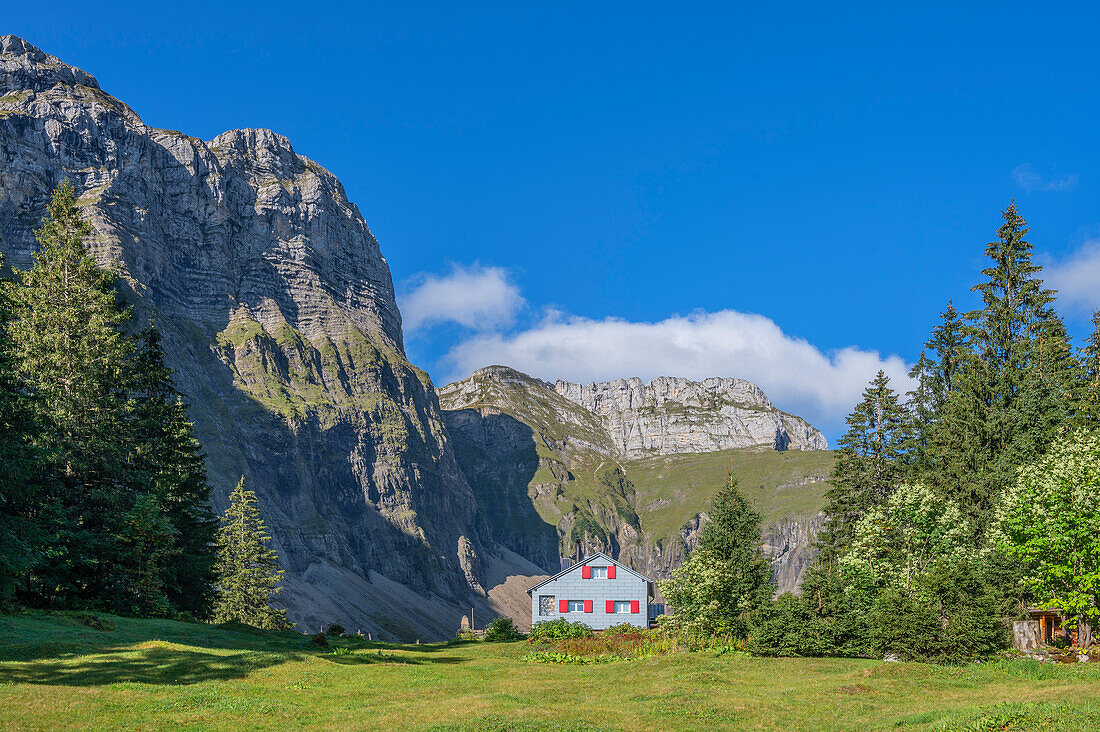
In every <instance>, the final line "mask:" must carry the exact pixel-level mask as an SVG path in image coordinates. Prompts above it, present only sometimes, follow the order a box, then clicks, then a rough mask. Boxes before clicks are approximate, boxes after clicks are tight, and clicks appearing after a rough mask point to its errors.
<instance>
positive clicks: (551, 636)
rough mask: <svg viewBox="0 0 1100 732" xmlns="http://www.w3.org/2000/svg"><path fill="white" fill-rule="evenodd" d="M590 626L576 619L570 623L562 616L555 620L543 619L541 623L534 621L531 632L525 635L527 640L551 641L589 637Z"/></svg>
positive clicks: (590, 633) (590, 634) (590, 632)
mask: <svg viewBox="0 0 1100 732" xmlns="http://www.w3.org/2000/svg"><path fill="white" fill-rule="evenodd" d="M591 637H592V628H590V627H588V626H587V625H585V624H584V623H582V622H580V621H577V622H575V623H570V622H569V621H568V620H565V619H564V618H558V619H557V620H544V621H543V622H541V623H535V624H534V625H533V626H532V627H531V632H530V634H528V636H527V640H530V641H553V640H562V639H563V638H591Z"/></svg>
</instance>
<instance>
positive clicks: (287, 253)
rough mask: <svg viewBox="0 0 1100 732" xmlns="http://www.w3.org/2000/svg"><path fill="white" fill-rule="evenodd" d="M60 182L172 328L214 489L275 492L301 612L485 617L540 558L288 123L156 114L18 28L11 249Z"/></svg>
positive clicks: (355, 219)
mask: <svg viewBox="0 0 1100 732" xmlns="http://www.w3.org/2000/svg"><path fill="white" fill-rule="evenodd" d="M63 178H68V179H69V180H70V181H72V183H73V184H74V186H75V188H76V190H77V192H78V195H79V197H80V198H79V203H80V205H81V207H82V209H83V211H84V212H85V214H86V215H87V217H88V219H89V221H90V223H91V225H92V228H93V231H94V233H93V235H92V238H91V241H90V242H89V249H90V251H91V252H92V254H93V255H94V256H95V257H96V259H97V260H98V261H99V262H100V264H101V265H103V266H104V267H107V268H110V269H113V270H115V271H116V272H118V274H119V276H120V280H121V283H122V285H123V287H124V289H125V291H126V292H125V295H126V296H127V297H128V298H129V299H131V300H132V301H133V303H134V304H135V306H136V311H137V313H138V316H139V318H140V319H141V320H142V321H148V320H150V319H153V318H155V319H156V322H157V325H158V327H159V328H160V329H161V331H162V332H163V334H164V345H165V348H166V352H167V360H168V363H169V365H170V366H171V367H172V368H173V369H175V371H176V374H177V386H178V388H179V389H180V391H182V392H183V393H184V394H186V395H187V397H188V399H189V401H190V403H191V408H190V415H191V417H192V419H193V420H194V422H195V425H196V428H197V432H198V436H199V438H200V440H201V441H202V444H203V447H204V449H205V451H206V453H207V455H208V467H209V472H210V477H211V481H212V483H213V486H214V488H215V493H214V502H215V504H216V505H217V507H219V508H221V507H223V506H224V503H225V501H226V495H227V493H228V490H229V489H230V488H231V487H232V486H233V484H235V483H236V481H237V480H238V478H240V476H241V475H244V476H245V478H246V480H247V482H248V484H249V485H250V487H252V488H254V489H255V490H256V492H257V494H258V495H259V497H260V501H261V504H262V506H263V509H264V514H265V518H266V519H267V521H268V523H269V525H270V526H271V529H272V535H273V537H274V542H275V547H276V549H277V550H278V552H279V555H280V557H281V560H282V562H283V565H284V568H285V569H286V570H287V575H286V592H285V593H284V595H283V600H284V602H285V603H286V605H287V607H288V609H289V611H290V612H289V615H290V617H291V618H292V619H293V620H295V621H298V622H299V623H300V624H302V626H303V627H305V628H310V627H313V626H314V625H316V624H319V623H326V624H327V623H331V622H340V623H341V624H342V625H344V626H345V627H348V628H361V629H362V630H363V631H364V632H367V631H372V632H373V633H374V634H375V637H383V638H405V639H414V638H417V637H420V638H433V637H443V636H447V635H450V634H451V633H453V631H454V628H456V627H457V625H458V620H459V618H460V616H461V615H462V614H463V613H468V612H469V608H470V606H471V604H473V605H476V606H477V607H479V608H481V611H484V612H485V613H488V612H489V600H488V599H487V598H486V596H485V592H486V590H487V589H489V587H487V586H486V580H485V576H486V575H487V574H489V573H491V572H490V570H494V567H495V563H500V562H503V563H504V565H507V569H508V571H509V572H510V573H511V574H517V573H526V574H531V573H534V572H537V571H538V568H537V567H536V566H535V565H533V564H531V563H529V562H525V560H522V558H520V557H516V556H512V555H508V558H507V559H505V558H503V557H504V556H505V555H504V554H502V553H501V552H500V551H498V548H497V547H496V546H495V545H494V544H493V542H492V540H491V537H490V532H489V531H488V529H487V524H486V521H485V517H484V514H483V513H482V512H481V511H480V510H479V508H478V504H477V501H476V499H475V497H474V495H473V492H472V491H471V490H470V486H469V484H468V483H467V481H466V478H465V476H464V475H463V473H462V471H461V470H460V469H459V467H458V464H457V462H456V460H455V456H454V453H453V451H452V449H451V446H450V443H449V441H448V440H447V437H446V434H445V431H444V425H443V419H442V415H441V413H440V410H439V404H438V401H437V398H436V394H435V391H434V389H433V387H432V384H431V382H430V380H429V379H428V376H427V375H426V374H425V373H424V372H423V371H421V370H419V369H417V368H416V367H415V366H413V365H412V364H410V363H409V362H408V360H407V359H406V357H405V353H404V346H403V343H402V335H401V318H400V314H399V312H398V309H397V306H396V304H395V302H394V294H393V285H392V282H391V279H390V272H389V268H388V266H387V264H386V260H385V259H384V258H383V256H382V254H381V251H380V249H379V245H378V242H377V241H376V240H375V238H374V236H373V235H372V234H371V232H370V230H369V229H368V228H367V225H366V223H365V222H364V220H363V218H362V216H361V215H360V213H359V210H358V209H357V208H356V206H355V205H354V204H352V203H351V202H349V201H348V200H347V196H346V195H345V193H344V189H343V186H342V185H341V184H340V182H339V181H338V180H337V179H336V178H335V177H334V176H333V175H332V174H331V173H329V172H328V171H327V170H325V169H324V168H323V167H321V166H320V165H318V164H317V163H315V162H314V161H312V160H309V159H308V158H305V157H303V156H301V155H298V154H297V153H296V152H295V151H294V149H293V147H292V146H291V144H290V141H288V140H287V139H286V138H285V137H283V136H282V135H279V134H277V133H275V132H272V131H270V130H254V129H245V130H232V131H229V132H226V133H224V134H221V135H219V136H218V137H216V138H214V139H213V140H209V141H203V140H199V139H197V138H194V137H190V136H188V135H185V134H182V133H179V132H174V131H171V130H161V129H156V128H153V127H149V126H147V125H145V124H144V123H143V122H142V120H141V118H140V117H139V116H138V115H137V114H136V113H135V112H134V111H133V110H131V109H130V108H129V107H128V106H126V105H125V104H123V103H122V102H120V101H119V100H117V99H115V98H114V97H112V96H110V95H108V94H106V93H105V92H104V91H102V90H101V89H100V87H99V84H98V83H97V82H96V80H95V79H94V78H93V77H92V76H91V75H89V74H87V73H85V72H84V71H81V70H80V69H76V68H74V67H72V66H69V65H67V64H65V63H64V62H62V61H60V60H59V59H57V58H55V57H53V56H50V55H48V54H46V53H43V52H42V51H41V50H39V49H37V48H35V47H34V46H31V45H30V44H28V43H27V42H25V41H23V40H22V39H20V38H17V37H15V36H3V37H2V38H0V238H2V240H3V241H2V247H3V251H4V253H5V255H7V259H8V262H9V264H12V265H14V266H16V267H26V266H28V264H29V261H30V256H31V253H32V251H33V250H34V247H35V242H34V236H33V233H32V230H33V229H34V228H35V227H36V226H37V225H38V223H39V220H40V218H41V216H42V214H43V212H44V210H45V204H46V202H47V201H48V199H49V196H50V193H51V191H52V190H53V189H54V187H55V186H57V184H58V183H59V182H60V181H61V180H62V179H63ZM494 571H498V573H500V572H503V571H504V570H502V569H501V568H500V567H496V569H495V570H494Z"/></svg>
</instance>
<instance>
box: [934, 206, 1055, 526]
mask: <svg viewBox="0 0 1100 732" xmlns="http://www.w3.org/2000/svg"><path fill="white" fill-rule="evenodd" d="M1002 217H1003V219H1004V224H1003V225H1002V226H1001V227H1000V228H999V229H998V231H997V239H996V240H995V241H993V242H990V243H989V245H988V246H987V247H986V256H987V258H988V259H989V262H990V264H989V266H988V267H986V268H985V269H983V270H982V274H983V275H984V277H985V280H984V281H983V282H981V283H979V284H978V285H976V286H975V287H974V288H973V289H974V291H975V292H978V293H979V294H980V296H981V299H982V305H981V307H980V308H978V309H976V310H974V311H972V312H970V313H967V315H966V318H965V328H964V337H965V340H966V342H967V345H968V348H967V349H965V350H960V358H959V360H958V362H957V364H956V370H955V373H954V375H953V377H952V381H951V388H950V390H949V392H948V394H947V397H946V399H945V400H944V402H943V404H942V405H941V407H940V409H939V410H938V411H937V413H936V417H935V421H934V423H933V424H932V425H931V426H930V427H929V428H928V429H927V430H926V431H925V433H924V437H925V446H924V450H925V456H926V462H927V474H926V475H923V476H921V478H923V479H924V480H926V481H927V482H928V483H930V484H931V485H933V486H934V487H935V488H936V489H937V490H938V491H940V492H941V493H942V494H943V495H944V496H945V497H947V498H950V499H952V500H954V501H956V502H957V503H958V504H959V505H961V506H963V507H964V509H965V510H966V512H967V518H968V519H970V523H971V525H972V526H973V527H974V528H975V535H976V538H977V539H980V538H981V537H982V536H983V535H984V532H985V529H986V527H987V526H988V525H989V517H990V511H991V510H992V508H993V506H994V505H995V503H996V501H997V498H998V497H999V495H1000V493H1001V492H1002V491H1003V489H1004V488H1005V487H1006V486H1007V485H1009V484H1010V483H1011V481H1012V480H1013V477H1014V476H1015V472H1016V470H1017V468H1018V467H1019V466H1020V465H1022V464H1025V463H1028V462H1031V461H1033V460H1035V459H1036V458H1038V457H1039V456H1040V455H1041V454H1042V453H1043V451H1044V450H1045V449H1046V446H1047V445H1049V444H1050V442H1051V440H1052V439H1053V438H1054V436H1055V435H1056V434H1057V433H1058V431H1059V429H1060V428H1061V426H1062V425H1063V424H1064V423H1065V422H1066V421H1067V419H1068V418H1069V417H1070V416H1071V414H1072V409H1073V406H1074V399H1073V396H1074V391H1075V386H1076V384H1075V378H1076V371H1077V364H1076V361H1075V359H1074V358H1073V353H1072V350H1071V348H1070V344H1069V337H1068V334H1067V332H1066V329H1065V325H1064V324H1063V323H1062V320H1061V319H1060V318H1059V317H1058V315H1057V314H1056V313H1055V312H1054V309H1053V306H1052V303H1053V301H1054V293H1053V292H1052V291H1051V290H1048V289H1045V288H1044V287H1043V283H1042V280H1041V279H1040V278H1039V272H1040V269H1041V268H1040V267H1039V266H1038V265H1036V264H1034V263H1033V262H1032V245H1031V244H1030V242H1028V240H1027V233H1028V226H1027V222H1026V221H1024V219H1023V218H1022V217H1021V216H1020V215H1019V211H1018V210H1017V208H1016V205H1015V204H1014V203H1013V204H1010V205H1009V207H1008V208H1007V209H1005V211H1003V212H1002Z"/></svg>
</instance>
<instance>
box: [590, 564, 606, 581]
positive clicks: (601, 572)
mask: <svg viewBox="0 0 1100 732" xmlns="http://www.w3.org/2000/svg"><path fill="white" fill-rule="evenodd" d="M592 579H607V567H593V568H592Z"/></svg>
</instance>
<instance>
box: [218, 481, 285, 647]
mask: <svg viewBox="0 0 1100 732" xmlns="http://www.w3.org/2000/svg"><path fill="white" fill-rule="evenodd" d="M270 541H271V537H270V536H269V535H268V533H267V528H266V527H265V525H264V522H263V518H262V517H261V516H260V504H259V501H258V500H257V498H256V494H255V493H253V492H252V491H250V490H247V489H246V488H245V487H244V478H243V477H242V478H241V480H240V482H239V483H237V487H236V488H234V489H233V492H232V493H230V494H229V508H227V509H226V511H225V516H224V517H223V519H222V525H221V528H219V529H218V531H217V535H216V537H215V542H214V543H215V547H216V551H217V555H216V556H217V560H216V564H215V572H216V575H217V580H216V582H217V585H216V593H217V594H216V600H215V604H214V622H216V623H228V622H238V623H245V624H247V625H252V626H254V627H257V628H264V629H280V628H285V627H287V625H288V623H287V619H286V610H282V609H279V608H274V607H272V606H271V604H270V603H271V600H272V598H273V597H274V596H275V595H276V594H277V593H278V592H279V591H280V590H281V586H280V584H281V582H282V578H283V572H282V570H280V569H279V558H278V556H277V555H276V553H275V550H274V549H272V548H271V547H269V546H268V543H269V542H270Z"/></svg>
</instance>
